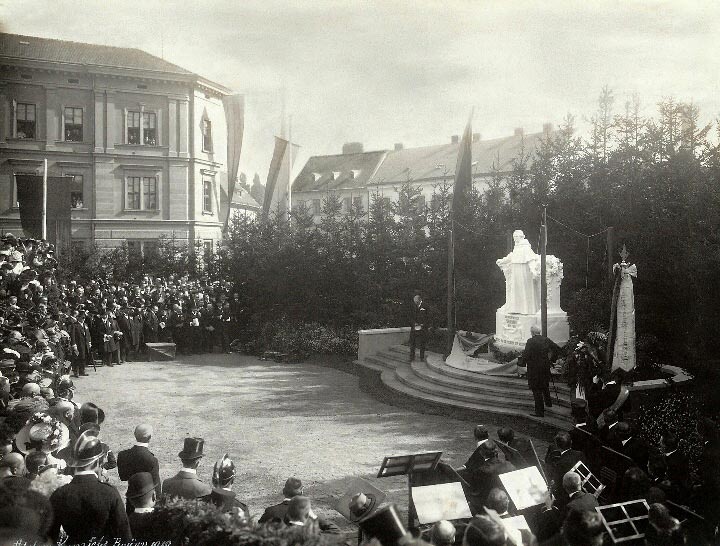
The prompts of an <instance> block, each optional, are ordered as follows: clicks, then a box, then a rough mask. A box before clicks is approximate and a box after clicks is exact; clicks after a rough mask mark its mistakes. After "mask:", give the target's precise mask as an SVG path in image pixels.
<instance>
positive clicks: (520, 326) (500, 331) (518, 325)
mask: <svg viewBox="0 0 720 546" xmlns="http://www.w3.org/2000/svg"><path fill="white" fill-rule="evenodd" d="M547 322H548V337H549V338H550V339H551V340H553V341H554V342H555V343H557V344H558V345H562V344H564V343H566V342H567V341H568V340H569V339H570V324H569V323H568V318H567V313H566V312H565V311H559V312H558V311H556V312H550V311H548V321H547ZM533 325H535V326H537V327H538V328H540V313H539V312H538V313H535V314H534V315H523V314H520V313H505V312H504V311H503V310H502V308H501V309H498V310H497V312H496V313H495V332H496V334H495V339H494V344H495V347H497V348H498V349H499V350H500V351H501V352H503V353H510V352H513V351H522V350H523V349H524V348H525V343H526V342H527V340H528V338H530V337H531V336H532V334H531V333H530V327H531V326H533Z"/></svg>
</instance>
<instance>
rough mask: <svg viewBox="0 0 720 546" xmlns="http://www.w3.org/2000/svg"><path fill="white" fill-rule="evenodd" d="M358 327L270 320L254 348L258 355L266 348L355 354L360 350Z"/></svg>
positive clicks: (294, 352) (298, 353)
mask: <svg viewBox="0 0 720 546" xmlns="http://www.w3.org/2000/svg"><path fill="white" fill-rule="evenodd" d="M357 330H358V329H357V328H354V327H352V326H343V327H335V328H333V327H330V326H324V325H322V324H320V323H318V322H298V321H291V320H288V319H286V318H282V319H278V320H275V321H271V322H267V323H265V324H264V325H263V327H262V329H261V330H260V335H259V336H258V342H257V343H255V344H253V346H252V349H253V350H254V351H255V352H256V354H259V353H262V352H263V351H278V352H281V353H286V354H291V355H299V356H301V357H305V356H308V355H310V354H336V355H356V354H357V350H358V333H357Z"/></svg>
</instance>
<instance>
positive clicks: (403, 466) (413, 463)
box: [377, 451, 442, 529]
mask: <svg viewBox="0 0 720 546" xmlns="http://www.w3.org/2000/svg"><path fill="white" fill-rule="evenodd" d="M440 457H442V451H429V452H427V453H415V454H412V455H391V456H390V457H385V458H384V459H383V462H382V464H381V465H380V470H378V474H377V477H378V478H390V477H392V476H405V475H406V476H407V477H408V529H411V528H413V527H415V525H414V520H415V516H414V512H415V507H414V505H413V499H412V481H413V480H412V478H413V474H416V473H418V472H427V471H429V470H435V469H436V468H437V465H438V463H439V462H440Z"/></svg>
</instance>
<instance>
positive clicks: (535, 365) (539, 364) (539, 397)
mask: <svg viewBox="0 0 720 546" xmlns="http://www.w3.org/2000/svg"><path fill="white" fill-rule="evenodd" d="M530 333H531V334H532V337H531V338H530V339H528V340H527V342H526V343H525V350H524V351H523V354H522V359H523V362H524V363H525V365H526V366H527V379H528V386H529V387H530V390H531V391H532V393H533V398H534V399H535V413H532V414H531V415H534V416H535V417H545V406H547V407H548V408H551V407H552V399H551V398H550V358H549V353H551V352H552V353H553V354H556V352H557V351H558V350H559V347H558V346H557V345H555V343H553V342H552V340H550V339H548V338H546V337H545V336H543V335H542V334H541V333H540V328H538V327H537V326H536V325H534V324H533V325H532V326H531V327H530Z"/></svg>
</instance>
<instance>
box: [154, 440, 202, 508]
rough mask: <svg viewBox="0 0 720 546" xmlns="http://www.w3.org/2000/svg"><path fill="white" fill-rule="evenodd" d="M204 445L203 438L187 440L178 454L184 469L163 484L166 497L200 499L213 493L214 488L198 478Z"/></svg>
mask: <svg viewBox="0 0 720 546" xmlns="http://www.w3.org/2000/svg"><path fill="white" fill-rule="evenodd" d="M204 445H205V440H203V439H202V438H185V444H184V446H183V450H182V451H181V452H180V453H178V457H180V461H181V462H182V469H181V470H180V472H178V473H177V474H176V475H175V476H173V477H172V478H168V479H166V480H165V481H164V482H163V484H162V491H163V494H164V495H165V496H167V497H180V498H182V499H198V498H202V497H207V496H209V495H210V493H212V487H210V486H209V485H208V484H206V483H203V482H201V481H200V480H199V479H198V477H197V468H198V466H199V465H200V460H201V459H202V458H203V446H204Z"/></svg>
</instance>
